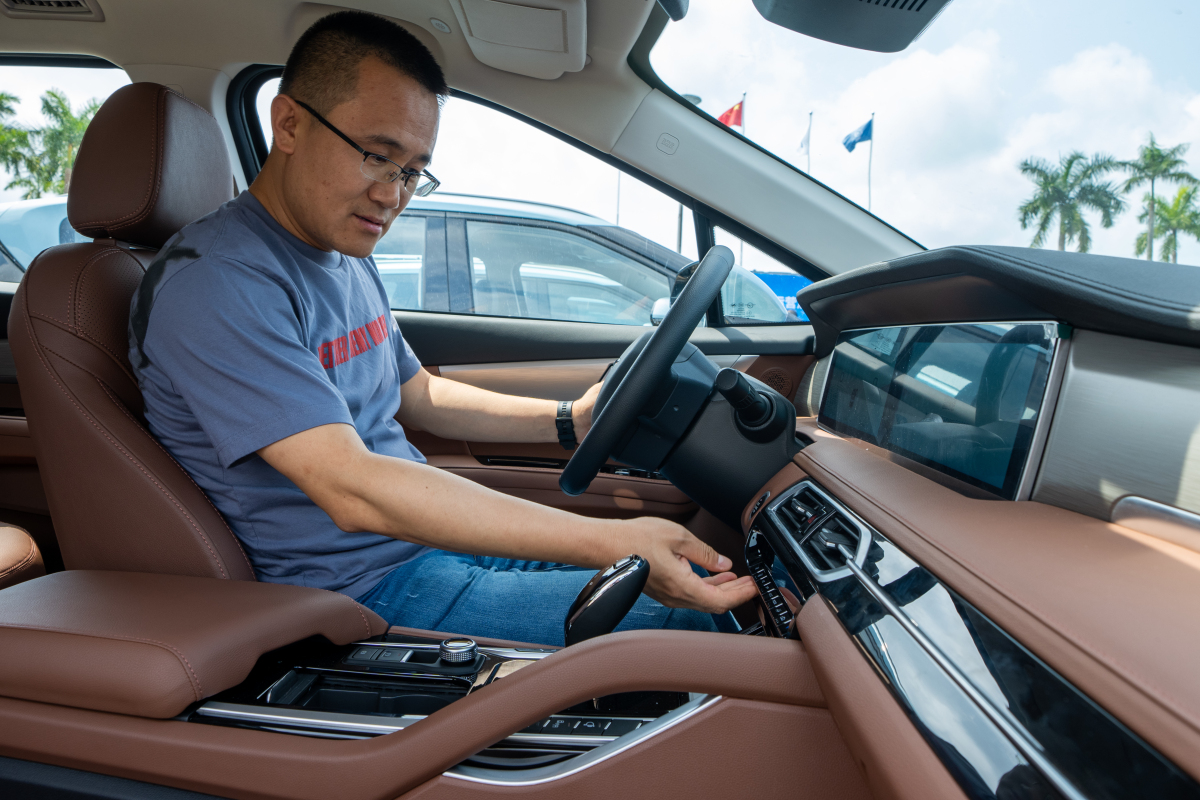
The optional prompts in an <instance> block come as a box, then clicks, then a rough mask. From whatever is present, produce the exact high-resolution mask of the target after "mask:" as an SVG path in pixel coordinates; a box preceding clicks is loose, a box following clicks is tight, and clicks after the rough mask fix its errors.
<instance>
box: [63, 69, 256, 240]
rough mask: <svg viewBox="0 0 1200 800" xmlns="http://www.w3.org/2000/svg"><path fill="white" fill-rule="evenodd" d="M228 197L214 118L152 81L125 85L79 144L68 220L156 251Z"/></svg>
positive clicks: (97, 235)
mask: <svg viewBox="0 0 1200 800" xmlns="http://www.w3.org/2000/svg"><path fill="white" fill-rule="evenodd" d="M232 196H233V171H232V169H231V167H230V164H229V152H228V151H227V150H226V148H225V137H224V135H223V134H222V132H221V128H220V126H219V125H218V124H217V121H216V120H215V119H213V117H212V115H211V114H209V113H208V112H207V111H205V110H204V109H203V108H201V107H200V106H198V105H196V104H195V103H193V102H191V101H190V100H188V99H187V98H185V97H183V96H182V95H179V94H177V93H176V92H173V91H171V90H170V89H168V88H167V87H165V86H161V85H159V84H157V83H134V84H131V85H129V86H125V87H122V88H121V89H118V90H117V91H116V92H114V93H113V95H112V96H111V97H109V98H108V100H107V101H105V103H104V105H102V106H101V107H100V110H99V111H97V112H96V116H95V117H94V118H93V119H92V122H91V124H90V125H88V129H87V132H86V133H85V134H84V136H83V142H82V143H81V144H80V145H79V155H78V156H77V157H76V159H75V169H74V172H73V174H72V176H71V188H70V191H69V192H68V195H67V217H68V219H70V221H71V226H72V227H73V228H75V230H77V231H79V232H80V233H81V234H83V235H84V236H87V237H90V238H93V239H101V238H110V239H119V240H121V241H124V242H129V243H131V244H136V245H140V246H142V247H150V248H155V249H157V248H159V247H162V245H163V244H164V243H165V242H166V241H167V239H170V238H171V237H172V236H173V235H174V234H175V233H176V232H177V231H178V230H179V229H180V228H182V227H183V226H184V225H187V224H188V223H189V222H193V221H195V220H197V219H199V218H200V217H202V216H204V215H205V214H208V213H209V212H211V211H215V210H216V209H217V208H218V207H220V205H221V204H222V203H224V202H226V201H227V200H229V199H230V198H231V197H232Z"/></svg>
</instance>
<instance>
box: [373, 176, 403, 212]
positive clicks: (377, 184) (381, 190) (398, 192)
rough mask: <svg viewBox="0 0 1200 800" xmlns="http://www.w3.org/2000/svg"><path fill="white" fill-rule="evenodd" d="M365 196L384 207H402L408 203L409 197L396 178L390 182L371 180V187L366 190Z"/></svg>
mask: <svg viewBox="0 0 1200 800" xmlns="http://www.w3.org/2000/svg"><path fill="white" fill-rule="evenodd" d="M367 196H368V197H370V198H371V200H373V201H374V202H376V203H378V204H379V205H381V206H383V207H384V208H397V209H403V208H404V206H405V205H407V204H408V197H409V195H408V192H406V191H404V187H403V186H401V185H400V181H398V180H395V181H392V182H391V183H383V182H382V181H372V182H371V188H370V189H368V190H367Z"/></svg>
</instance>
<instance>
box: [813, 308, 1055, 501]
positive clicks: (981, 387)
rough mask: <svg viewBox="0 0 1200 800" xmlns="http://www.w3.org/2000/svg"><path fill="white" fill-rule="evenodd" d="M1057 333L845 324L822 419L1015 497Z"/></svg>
mask: <svg viewBox="0 0 1200 800" xmlns="http://www.w3.org/2000/svg"><path fill="white" fill-rule="evenodd" d="M1057 338H1058V337H1057V326H1056V325H1054V324H1052V323H1040V322H1039V323H1012V324H1004V323H974V324H958V325H920V326H910V327H896V328H874V329H870V330H857V331H847V332H845V333H843V334H842V335H841V336H840V337H838V342H837V345H836V347H835V348H834V353H833V362H832V364H831V365H830V367H829V375H828V378H827V379H826V383H825V395H824V397H823V399H822V401H821V409H820V413H819V415H818V422H819V423H820V424H821V425H823V426H825V427H826V428H828V429H829V430H832V431H835V432H837V433H840V434H843V435H845V436H852V437H854V438H857V439H862V440H864V441H867V442H870V443H871V444H874V445H877V446H879V447H882V448H884V449H886V450H889V451H891V452H893V453H897V454H898V455H901V456H904V457H906V458H909V459H912V460H913V461H916V462H917V463H919V464H923V465H925V466H927V467H930V468H932V469H935V470H937V471H939V472H942V473H944V474H946V475H950V476H953V477H954V478H957V479H959V480H962V481H965V482H967V483H969V484H971V485H973V486H977V487H979V488H982V489H985V490H987V491H989V492H991V493H993V494H996V495H998V496H1000V497H1002V498H1005V499H1010V500H1011V499H1014V498H1015V495H1016V491H1017V486H1018V484H1019V483H1020V480H1021V473H1022V470H1023V469H1024V467H1025V464H1026V461H1027V460H1028V456H1029V450H1030V445H1031V443H1032V441H1033V433H1034V428H1035V425H1036V424H1037V419H1038V415H1039V414H1040V412H1041V408H1042V401H1043V397H1044V395H1045V391H1046V382H1047V378H1048V376H1049V373H1050V362H1051V356H1052V354H1053V351H1054V344H1055V340H1056V339H1057Z"/></svg>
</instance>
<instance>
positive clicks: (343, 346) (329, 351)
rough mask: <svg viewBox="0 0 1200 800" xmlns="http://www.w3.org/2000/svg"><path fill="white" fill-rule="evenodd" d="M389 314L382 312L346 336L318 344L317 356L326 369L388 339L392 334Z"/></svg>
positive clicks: (342, 362)
mask: <svg viewBox="0 0 1200 800" xmlns="http://www.w3.org/2000/svg"><path fill="white" fill-rule="evenodd" d="M388 322H389V320H388V315H387V314H380V315H379V316H378V317H376V318H375V319H373V320H371V321H370V322H368V323H367V324H366V325H363V326H362V327H359V328H355V329H354V330H352V331H350V333H348V334H346V335H345V336H339V337H338V338H336V339H331V340H330V341H328V342H323V343H321V344H319V345H317V358H318V359H319V360H320V362H321V366H322V367H324V368H325V369H332V368H333V367H335V366H337V365H338V364H344V363H346V362H347V361H349V360H350V359H352V358H354V357H355V356H359V355H362V354H363V353H365V352H367V351H368V350H370V349H371V348H372V345H374V346H375V347H378V346H379V345H381V344H383V343H384V342H385V341H387V338H388V336H389V335H390V334H391V326H390V325H388Z"/></svg>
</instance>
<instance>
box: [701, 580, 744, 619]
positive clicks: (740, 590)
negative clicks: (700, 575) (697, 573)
mask: <svg viewBox="0 0 1200 800" xmlns="http://www.w3.org/2000/svg"><path fill="white" fill-rule="evenodd" d="M757 593H758V589H756V588H755V586H754V581H753V580H751V579H750V578H749V577H742V578H736V579H734V580H731V581H726V582H725V583H722V584H721V585H719V586H714V585H712V584H707V583H705V582H704V581H701V582H700V591H698V592H697V597H696V606H697V607H699V608H703V609H704V610H705V611H708V612H709V613H711V614H721V613H724V612H726V611H729V610H730V609H732V608H737V607H738V606H740V605H741V604H742V603H745V602H748V601H750V600H751V599H753V597H754V596H755V594H757Z"/></svg>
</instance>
